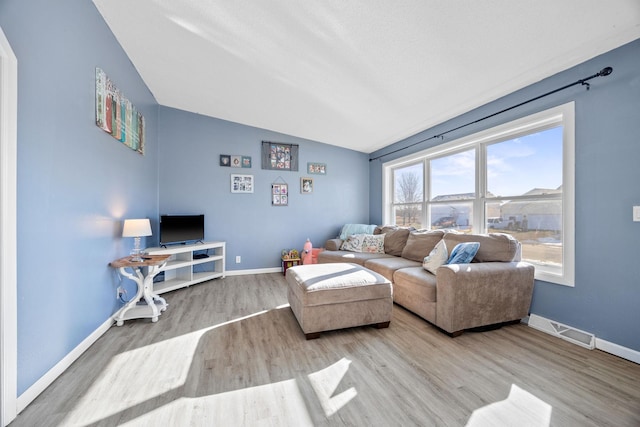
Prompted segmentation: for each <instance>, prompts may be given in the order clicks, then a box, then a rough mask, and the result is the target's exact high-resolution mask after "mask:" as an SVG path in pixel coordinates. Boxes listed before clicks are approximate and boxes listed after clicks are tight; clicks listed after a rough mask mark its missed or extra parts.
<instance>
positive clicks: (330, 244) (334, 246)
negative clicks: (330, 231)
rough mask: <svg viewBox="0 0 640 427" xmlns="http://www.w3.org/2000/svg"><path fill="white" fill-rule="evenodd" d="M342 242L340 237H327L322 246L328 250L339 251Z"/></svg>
mask: <svg viewBox="0 0 640 427" xmlns="http://www.w3.org/2000/svg"><path fill="white" fill-rule="evenodd" d="M342 242H343V240H342V239H329V240H327V241H326V242H325V244H324V248H325V249H326V250H328V251H339V250H340V246H342Z"/></svg>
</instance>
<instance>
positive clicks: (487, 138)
mask: <svg viewBox="0 0 640 427" xmlns="http://www.w3.org/2000/svg"><path fill="white" fill-rule="evenodd" d="M573 111H574V107H573V103H569V104H565V105H563V106H560V107H556V108H553V109H550V110H546V111H543V112H541V113H537V114H534V115H532V116H529V117H525V118H523V119H519V120H516V121H514V122H510V123H507V124H504V125H501V126H498V127H495V128H492V129H489V130H486V131H483V132H480V133H477V134H474V135H471V136H469V137H465V138H462V139H459V140H456V141H452V142H450V143H446V144H442V145H440V146H438V147H435V148H432V149H429V150H426V151H423V152H420V153H416V154H413V155H411V156H407V157H405V158H402V159H398V160H394V161H391V162H388V163H385V165H384V177H385V189H384V191H385V194H384V206H385V209H384V222H385V224H397V225H403V226H413V227H415V228H418V229H420V228H429V229H455V230H458V231H460V232H464V233H471V232H473V233H493V232H501V233H508V234H511V235H513V236H514V237H515V238H517V239H518V240H519V241H520V242H521V243H522V258H523V260H525V261H528V262H531V263H532V264H534V265H535V266H536V278H538V279H540V280H546V281H549V282H553V283H559V284H564V285H569V286H573V278H574V272H573V269H574V234H573V229H574V226H573V221H574V213H573V210H574V114H573Z"/></svg>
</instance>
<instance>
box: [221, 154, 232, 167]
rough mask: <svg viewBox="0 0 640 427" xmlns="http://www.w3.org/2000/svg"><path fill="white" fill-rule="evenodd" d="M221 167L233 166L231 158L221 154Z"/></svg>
mask: <svg viewBox="0 0 640 427" xmlns="http://www.w3.org/2000/svg"><path fill="white" fill-rule="evenodd" d="M220 166H231V156H229V155H227V154H220Z"/></svg>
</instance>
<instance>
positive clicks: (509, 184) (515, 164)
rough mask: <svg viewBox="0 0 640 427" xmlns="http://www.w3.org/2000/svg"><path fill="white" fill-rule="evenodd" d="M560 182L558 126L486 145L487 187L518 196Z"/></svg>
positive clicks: (492, 192) (493, 192) (491, 191)
mask: <svg viewBox="0 0 640 427" xmlns="http://www.w3.org/2000/svg"><path fill="white" fill-rule="evenodd" d="M561 185H562V126H559V127H555V128H552V129H548V130H544V131H541V132H536V133H532V134H529V135H525V136H521V137H518V138H514V139H510V140H508V141H503V142H499V143H497V144H491V145H488V146H487V190H488V193H487V194H490V195H492V196H498V197H499V196H520V195H524V194H527V193H528V192H530V191H539V190H542V189H551V190H554V191H555V190H558V189H559V188H561Z"/></svg>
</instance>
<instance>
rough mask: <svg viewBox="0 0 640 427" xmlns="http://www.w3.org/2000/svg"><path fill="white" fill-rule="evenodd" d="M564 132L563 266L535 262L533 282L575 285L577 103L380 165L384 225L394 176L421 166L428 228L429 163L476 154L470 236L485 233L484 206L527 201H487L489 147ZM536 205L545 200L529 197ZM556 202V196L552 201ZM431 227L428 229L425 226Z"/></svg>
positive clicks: (389, 210)
mask: <svg viewBox="0 0 640 427" xmlns="http://www.w3.org/2000/svg"><path fill="white" fill-rule="evenodd" d="M557 126H562V127H563V134H562V138H563V144H562V155H563V158H562V266H561V267H557V266H549V265H545V264H542V263H535V264H534V265H535V266H536V273H535V278H536V279H537V280H543V281H546V282H550V283H556V284H559V285H565V286H571V287H573V286H575V283H574V282H575V103H574V102H569V103H566V104H563V105H560V106H557V107H553V108H549V109H546V110H544V111H540V112H537V113H534V114H530V115H528V116H525V117H522V118H519V119H515V120H512V121H509V122H507V123H503V124H500V125H496V126H494V127H491V128H489V129H485V130H482V131H479V132H476V133H473V134H471V135H468V136H465V137H462V138H458V139H455V140H453V141H450V142H447V143H443V144H440V145H438V146H435V147H431V148H428V149H426V150H422V151H419V152H416V153H414V154H410V155H407V156H404V157H400V158H398V159H394V160H390V161H388V162H385V163H383V165H382V180H383V183H382V184H383V194H382V203H383V213H382V217H383V223H384V224H393V223H395V218H394V217H393V211H394V206H395V204H394V200H393V196H394V193H393V191H394V181H393V176H394V171H395V170H396V169H398V168H402V167H407V166H410V165H413V164H416V163H420V162H422V164H423V179H424V182H423V191H424V194H423V201H422V202H421V203H422V215H423V216H422V224H425V225H427V226H428V225H429V224H431V222H430V217H429V216H430V209H429V206H430V205H431V204H433V201H432V200H431V194H430V191H431V186H430V185H429V177H430V169H429V168H430V161H431V160H433V159H436V158H439V157H443V156H449V155H453V154H456V153H458V152H462V151H466V150H470V149H473V150H475V161H476V165H475V197H474V198H473V199H469V200H467V201H471V202H472V204H473V206H472V220H471V227H472V228H471V229H472V232H474V233H486V232H487V228H486V220H487V218H486V217H485V205H486V203H487V202H496V201H500V200H502V199H509V200H517V199H528V198H529V197H525V196H512V197H487V176H486V173H487V147H488V146H489V145H491V144H495V143H499V142H503V141H507V140H509V139H513V138H517V137H519V136H523V135H528V134H532V133H536V132H541V131H544V130H547V129H550V128H553V127H557ZM533 198H535V199H536V200H538V199H544V197H539V196H536V197H533ZM555 198H556V199H557V196H556V197H555ZM429 228H430V227H429Z"/></svg>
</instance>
